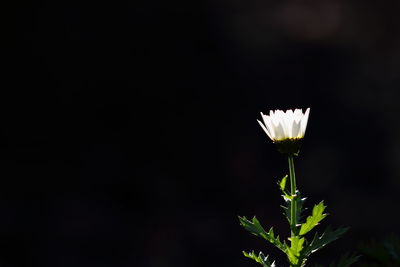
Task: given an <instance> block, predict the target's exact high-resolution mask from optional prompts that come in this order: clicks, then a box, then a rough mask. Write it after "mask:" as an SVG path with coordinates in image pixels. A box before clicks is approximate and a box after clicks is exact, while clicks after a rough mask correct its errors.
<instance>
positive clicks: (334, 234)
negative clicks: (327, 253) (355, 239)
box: [303, 226, 349, 258]
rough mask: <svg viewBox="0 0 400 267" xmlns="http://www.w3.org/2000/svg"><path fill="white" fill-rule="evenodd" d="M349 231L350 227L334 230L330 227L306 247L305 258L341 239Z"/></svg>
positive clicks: (316, 234)
mask: <svg viewBox="0 0 400 267" xmlns="http://www.w3.org/2000/svg"><path fill="white" fill-rule="evenodd" d="M347 230H349V228H348V227H346V228H339V229H336V230H332V228H331V227H330V226H328V227H327V228H326V230H325V231H324V232H323V233H322V235H319V234H318V233H315V235H314V238H313V239H312V241H311V242H310V243H309V244H307V245H306V246H305V248H304V251H303V255H304V256H305V258H307V257H308V256H310V255H311V254H312V253H314V252H316V251H318V250H320V249H321V248H323V247H324V246H326V245H327V244H329V243H331V242H333V241H335V240H336V239H338V238H339V237H341V236H342V235H343V234H344V233H345V232H347Z"/></svg>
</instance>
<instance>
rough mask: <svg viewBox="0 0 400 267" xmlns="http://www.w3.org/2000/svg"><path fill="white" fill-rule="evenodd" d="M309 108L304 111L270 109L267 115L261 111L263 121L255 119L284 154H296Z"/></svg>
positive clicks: (305, 126) (304, 130) (305, 125)
mask: <svg viewBox="0 0 400 267" xmlns="http://www.w3.org/2000/svg"><path fill="white" fill-rule="evenodd" d="M309 114H310V108H308V109H307V110H306V112H305V113H303V111H302V110H301V109H295V110H294V111H293V110H291V109H289V110H287V111H286V112H283V111H282V110H275V111H272V110H271V111H270V112H269V115H264V114H263V113H262V112H261V116H262V118H263V121H264V123H262V122H261V121H259V120H257V121H258V123H259V124H260V126H261V127H262V128H263V129H264V131H265V133H266V134H267V135H268V137H269V138H271V140H272V141H273V142H274V143H275V144H277V145H278V150H279V151H280V152H282V153H285V154H297V153H298V150H299V148H300V140H301V139H303V137H304V135H305V133H306V128H307V121H308V116H309Z"/></svg>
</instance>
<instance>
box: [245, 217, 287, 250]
mask: <svg viewBox="0 0 400 267" xmlns="http://www.w3.org/2000/svg"><path fill="white" fill-rule="evenodd" d="M239 220H240V224H241V225H242V226H243V227H244V228H245V229H246V230H247V231H249V232H250V233H252V234H253V235H256V236H258V237H262V238H264V239H265V240H267V241H268V242H270V243H272V244H273V245H275V246H276V247H277V248H279V249H280V250H282V251H284V250H285V244H284V243H281V241H280V239H279V236H277V237H275V236H274V229H273V227H271V228H270V229H269V231H268V232H267V231H265V230H264V228H263V227H262V226H261V224H260V222H259V221H258V220H257V218H256V217H255V216H254V217H253V219H252V220H251V221H249V220H248V219H247V218H246V217H244V216H243V217H240V216H239Z"/></svg>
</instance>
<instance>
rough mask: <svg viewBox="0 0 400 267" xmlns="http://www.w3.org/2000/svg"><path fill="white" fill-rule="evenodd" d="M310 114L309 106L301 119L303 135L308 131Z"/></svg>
mask: <svg viewBox="0 0 400 267" xmlns="http://www.w3.org/2000/svg"><path fill="white" fill-rule="evenodd" d="M309 115H310V108H308V109H307V110H306V112H305V113H304V116H303V118H302V119H301V135H302V137H303V136H304V135H305V133H306V128H307V122H308V116H309Z"/></svg>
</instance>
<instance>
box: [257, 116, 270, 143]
mask: <svg viewBox="0 0 400 267" xmlns="http://www.w3.org/2000/svg"><path fill="white" fill-rule="evenodd" d="M257 121H258V123H259V124H260V126H261V127H262V128H263V129H264V132H265V133H266V134H267V135H268V137H269V138H270V139H271V140H273V139H272V137H271V134H270V133H269V131H268V129H267V128H266V127H265V126H264V124H263V123H262V122H261V121H259V120H257Z"/></svg>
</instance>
